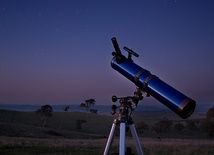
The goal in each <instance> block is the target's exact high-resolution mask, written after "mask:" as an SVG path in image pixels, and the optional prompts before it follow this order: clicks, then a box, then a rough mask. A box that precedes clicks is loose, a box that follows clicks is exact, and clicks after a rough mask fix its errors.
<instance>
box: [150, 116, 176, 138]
mask: <svg viewBox="0 0 214 155" xmlns="http://www.w3.org/2000/svg"><path fill="white" fill-rule="evenodd" d="M172 124H173V123H172V121H171V120H168V119H166V118H165V119H163V120H160V121H159V122H157V123H156V124H155V125H154V126H153V127H152V130H153V131H155V132H156V133H157V134H158V136H159V137H160V134H161V133H165V132H167V131H168V130H169V129H170V128H171V126H172Z"/></svg>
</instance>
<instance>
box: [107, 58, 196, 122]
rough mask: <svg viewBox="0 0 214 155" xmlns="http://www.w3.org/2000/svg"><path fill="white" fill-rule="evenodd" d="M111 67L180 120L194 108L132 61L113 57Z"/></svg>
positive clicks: (193, 103) (181, 95) (190, 103)
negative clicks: (175, 114)
mask: <svg viewBox="0 0 214 155" xmlns="http://www.w3.org/2000/svg"><path fill="white" fill-rule="evenodd" d="M111 66H112V68H113V69H115V70H116V71H118V72H119V73H121V74H122V75H123V76H125V77H126V78H128V79H129V80H130V81H132V82H133V83H135V85H136V86H137V87H139V88H140V89H141V90H142V91H144V92H146V93H147V94H148V95H151V96H153V97H154V98H155V99H157V100H158V101H160V102H161V103H163V104H164V105H165V106H167V107H168V108H169V109H171V110H172V111H174V112H175V113H177V114H178V115H179V116H180V117H181V118H183V119H185V118H187V117H189V116H190V115H191V114H192V113H193V111H194V109H195V106H196V102H195V101H194V100H192V99H190V98H188V97H187V96H185V95H184V94H182V93H181V92H179V91H178V90H176V89H174V88H173V87H171V86H170V85H168V84H167V83H165V82H164V81H162V80H160V79H159V78H158V77H157V76H155V75H153V74H151V73H150V72H149V71H148V70H146V69H144V68H142V67H140V66H138V65H137V64H135V63H134V62H133V61H132V60H130V59H127V58H124V59H123V61H118V60H117V57H116V56H115V57H113V59H112V62H111Z"/></svg>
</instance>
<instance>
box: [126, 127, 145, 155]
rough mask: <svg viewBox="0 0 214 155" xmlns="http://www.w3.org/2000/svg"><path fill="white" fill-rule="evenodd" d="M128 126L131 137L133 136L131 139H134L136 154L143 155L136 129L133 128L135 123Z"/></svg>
mask: <svg viewBox="0 0 214 155" xmlns="http://www.w3.org/2000/svg"><path fill="white" fill-rule="evenodd" d="M129 128H130V130H131V133H132V137H133V139H134V141H135V145H136V148H137V152H138V154H139V155H143V151H142V148H141V144H140V141H139V138H138V135H137V132H136V129H135V125H134V124H130V125H129Z"/></svg>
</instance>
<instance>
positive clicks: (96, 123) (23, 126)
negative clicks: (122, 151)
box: [0, 110, 214, 155]
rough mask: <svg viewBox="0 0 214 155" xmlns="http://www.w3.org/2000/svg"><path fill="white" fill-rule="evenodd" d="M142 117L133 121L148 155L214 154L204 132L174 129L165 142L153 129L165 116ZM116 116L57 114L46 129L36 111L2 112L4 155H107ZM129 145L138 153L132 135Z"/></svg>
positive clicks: (0, 151) (212, 142)
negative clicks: (141, 125)
mask: <svg viewBox="0 0 214 155" xmlns="http://www.w3.org/2000/svg"><path fill="white" fill-rule="evenodd" d="M142 115H143V117H142V116H141V115H138V114H136V115H134V116H133V119H134V120H135V125H136V127H137V131H139V137H140V141H141V144H142V148H143V151H144V154H145V155H155V154H162V155H167V154H170V155H171V154H173V155H180V154H182V155H184V154H188V155H189V154H192V155H195V154H196V155H197V154H210V155H211V154H214V140H213V139H210V138H209V137H208V136H207V134H206V133H204V132H202V131H201V130H200V129H196V130H190V129H187V128H184V129H183V130H182V131H177V130H175V129H173V128H171V129H170V130H169V131H168V132H166V133H162V134H161V137H162V139H161V140H158V139H157V136H158V135H157V134H156V133H155V132H153V131H152V130H151V128H152V126H153V125H154V124H155V123H156V122H157V121H158V120H160V119H161V118H162V114H158V113H146V112H145V113H143V114H142ZM165 115H166V114H165ZM170 115H171V114H169V116H170ZM151 116H152V117H151ZM154 116H155V117H154ZM116 117H117V116H110V115H96V114H89V113H80V112H54V113H53V117H51V118H49V119H48V120H47V125H46V127H45V128H42V127H41V126H42V124H43V122H42V121H41V120H40V118H39V117H38V116H37V115H36V114H35V113H34V112H17V111H6V110H0V154H77V155H82V154H84V155H85V154H87V155H91V154H103V151H104V148H105V145H106V141H107V137H108V134H109V132H110V128H111V125H112V122H113V120H114V119H115V118H116ZM164 117H165V116H164ZM170 119H172V120H174V122H173V123H175V122H183V123H184V120H179V119H178V118H177V116H174V115H173V114H172V116H170ZM77 120H84V123H82V124H81V129H80V128H77V122H78V121H77ZM142 120H143V121H144V122H145V123H146V124H148V126H149V129H146V130H141V129H139V128H138V124H139V123H140V122H142ZM118 134H119V131H118V129H117V131H116V137H115V140H114V143H113V146H112V148H111V151H112V152H118V148H119V146H118V145H119V144H118ZM126 143H127V146H130V147H131V148H132V149H133V151H134V153H136V150H135V146H134V143H133V140H132V138H131V137H130V136H129V134H127V141H126Z"/></svg>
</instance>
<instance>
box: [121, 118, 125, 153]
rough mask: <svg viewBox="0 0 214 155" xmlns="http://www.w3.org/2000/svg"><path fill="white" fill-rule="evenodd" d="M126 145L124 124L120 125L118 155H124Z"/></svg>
mask: <svg viewBox="0 0 214 155" xmlns="http://www.w3.org/2000/svg"><path fill="white" fill-rule="evenodd" d="M125 145H126V123H124V122H121V123H120V155H125V147H126V146H125Z"/></svg>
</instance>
